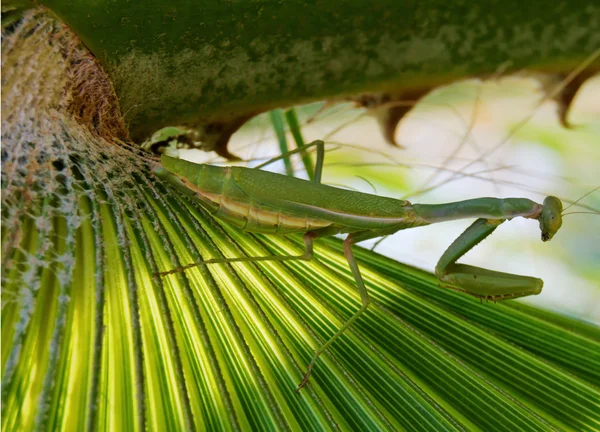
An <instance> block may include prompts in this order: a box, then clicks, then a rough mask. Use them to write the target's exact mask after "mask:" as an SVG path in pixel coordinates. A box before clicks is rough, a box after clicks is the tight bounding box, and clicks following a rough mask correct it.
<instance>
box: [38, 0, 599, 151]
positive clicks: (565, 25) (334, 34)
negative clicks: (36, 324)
mask: <svg viewBox="0 0 600 432" xmlns="http://www.w3.org/2000/svg"><path fill="white" fill-rule="evenodd" d="M42 3H43V4H44V5H46V6H48V7H49V8H50V10H52V11H53V12H55V13H56V14H57V15H59V16H60V17H61V19H63V20H64V21H65V22H66V23H67V24H68V25H69V26H70V27H71V28H72V29H73V30H74V31H75V32H76V34H77V35H78V36H79V37H81V39H82V40H83V41H84V43H85V44H86V45H87V46H88V48H89V49H90V50H91V51H92V53H94V55H95V56H96V57H97V58H99V59H100V60H101V62H102V63H103V65H104V66H105V67H106V69H107V71H108V73H109V75H110V77H111V79H112V80H113V82H114V83H115V85H116V91H117V94H118V96H119V99H120V104H121V108H122V111H123V113H124V114H125V118H126V121H127V123H128V125H129V128H130V132H131V136H132V137H133V138H134V140H138V141H139V140H141V139H144V138H146V137H147V136H148V135H149V134H150V133H152V132H153V131H155V130H156V129H158V128H159V127H162V126H166V125H173V124H182V123H193V122H197V121H202V122H209V121H224V122H227V121H228V119H229V121H231V119H237V118H241V117H246V116H248V115H252V114H255V113H257V112H261V111H264V110H267V109H270V108H273V107H281V106H287V105H292V104H297V103H301V102H307V101H314V100H322V99H326V98H342V97H345V96H349V95H356V94H364V93H374V92H388V91H391V92H400V91H403V90H414V89H428V88H432V87H435V86H437V85H440V84H443V83H447V82H450V81H453V80H456V79H460V78H464V77H470V76H481V75H491V74H495V73H499V72H501V71H507V70H508V71H517V70H521V69H524V68H528V69H536V70H544V71H553V72H554V71H558V72H566V71H569V70H570V69H572V68H573V67H574V66H575V65H577V64H579V63H580V62H581V61H583V60H584V59H585V58H586V57H587V56H589V55H590V53H592V52H593V51H594V50H595V49H597V48H598V47H600V32H599V31H598V29H599V28H600V3H597V2H590V1H588V0H571V1H565V0H563V1H558V2H553V3H552V5H551V6H550V5H548V4H547V2H539V1H538V2H522V1H519V0H493V1H488V2H484V3H480V2H457V1H455V2H449V1H448V0H428V1H408V0H380V1H377V2H366V1H361V0H353V1H346V2H343V4H342V3H340V2H337V1H319V2H313V1H307V0H286V1H281V2H275V1H250V0H240V1H234V2H222V1H220V0H204V1H190V0H168V1H158V0H154V1H152V2H132V1H126V0H118V1H111V2H104V1H100V2H89V1H87V0H68V1H67V0H44V1H42Z"/></svg>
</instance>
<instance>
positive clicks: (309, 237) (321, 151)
mask: <svg viewBox="0 0 600 432" xmlns="http://www.w3.org/2000/svg"><path fill="white" fill-rule="evenodd" d="M312 146H316V147H317V162H316V164H315V176H314V179H313V181H314V182H315V183H321V174H322V173H323V161H324V159H325V143H324V142H323V141H321V140H317V141H313V142H311V143H309V144H306V145H305V146H302V147H300V148H297V149H295V150H292V151H290V152H288V153H286V154H283V155H281V156H278V157H276V158H273V159H271V160H268V161H267V162H265V163H263V164H261V165H259V166H258V167H257V168H261V167H263V166H266V165H268V164H270V163H272V162H275V161H277V160H280V159H282V158H284V157H286V156H288V155H290V154H294V153H298V152H300V151H302V150H305V149H307V148H308V147H312ZM334 234H337V232H331V233H329V232H328V231H324V232H323V233H321V234H320V233H318V232H307V233H305V234H304V237H303V239H304V247H305V251H304V253H303V254H302V255H292V256H284V255H267V256H261V257H240V258H215V259H209V260H205V261H197V262H195V263H191V264H187V265H184V266H180V267H177V268H175V269H173V270H168V271H164V272H158V273H155V274H154V276H155V277H161V276H167V275H170V274H174V273H179V272H182V271H184V270H187V269H190V268H193V267H198V266H201V265H207V264H224V263H234V262H254V261H292V260H303V261H310V260H311V259H312V258H313V255H314V253H313V239H315V238H316V237H324V236H329V235H334Z"/></svg>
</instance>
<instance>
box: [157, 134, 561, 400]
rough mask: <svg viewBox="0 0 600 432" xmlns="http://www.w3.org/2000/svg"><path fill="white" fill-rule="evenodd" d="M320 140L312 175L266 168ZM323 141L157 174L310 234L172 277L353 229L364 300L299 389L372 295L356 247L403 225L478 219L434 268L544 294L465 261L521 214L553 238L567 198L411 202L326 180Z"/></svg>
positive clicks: (218, 204)
mask: <svg viewBox="0 0 600 432" xmlns="http://www.w3.org/2000/svg"><path fill="white" fill-rule="evenodd" d="M313 146H314V147H316V153H317V158H316V163H315V173H314V177H313V180H312V181H308V180H303V179H300V178H296V177H291V176H285V175H281V174H276V173H272V172H267V171H262V170H260V169H259V168H262V167H263V166H265V165H267V164H269V163H272V162H274V161H276V160H280V159H282V158H284V157H287V156H288V155H289V154H293V153H298V152H300V151H305V150H306V149H307V148H308V147H313ZM324 155H325V150H324V142H323V141H321V140H317V141H314V142H312V143H310V144H307V145H306V146H303V147H300V148H298V149H295V150H293V151H291V152H288V154H286V155H282V156H279V157H277V158H274V159H271V160H270V161H267V162H266V163H264V164H262V165H259V166H258V167H257V168H254V169H250V168H243V167H218V166H213V165H206V164H196V163H192V162H189V161H186V160H183V159H177V158H173V157H170V156H168V155H166V154H163V155H162V157H161V163H162V166H163V167H164V168H158V169H156V170H155V173H156V174H157V175H158V176H159V177H161V178H163V179H165V180H167V181H169V182H170V183H172V184H173V185H175V186H176V187H177V188H178V189H179V190H180V191H183V192H184V193H186V194H188V195H192V196H195V197H196V198H197V199H198V200H199V202H200V204H201V205H202V207H204V208H205V209H206V210H207V211H208V212H210V213H211V214H212V215H213V216H214V217H215V218H218V219H220V220H222V221H224V222H226V223H229V224H231V225H233V226H236V227H238V228H241V229H243V230H245V231H248V232H253V233H269V234H277V235H283V234H292V233H303V235H304V236H303V239H304V245H305V252H304V253H303V254H302V255H299V256H277V255H270V256H260V257H240V258H222V259H209V260H205V261H200V262H195V263H191V264H188V265H184V266H181V267H178V268H176V269H173V270H169V271H164V272H160V273H157V276H166V275H170V274H173V273H177V272H181V271H183V270H186V269H189V268H192V267H195V266H199V265H209V264H218V263H232V262H257V261H289V260H304V261H310V260H311V259H312V258H313V255H314V253H313V241H314V240H315V239H317V238H319V237H329V236H333V235H336V234H348V236H347V237H346V239H345V241H344V244H343V249H344V255H345V257H346V260H347V262H348V266H349V267H350V270H351V271H352V275H353V276H354V280H355V283H356V286H357V289H358V292H359V294H360V298H361V306H360V308H359V310H358V311H357V312H356V313H355V314H354V315H352V317H350V319H348V320H347V321H346V322H345V323H344V324H343V325H342V326H341V327H340V328H339V330H338V331H337V332H336V333H335V334H334V335H333V336H332V337H331V338H330V339H329V340H328V341H326V342H325V343H324V344H323V345H321V346H320V347H319V349H317V350H316V352H315V354H314V356H313V358H312V360H311V361H310V363H309V364H308V366H307V370H306V373H305V374H304V376H303V378H302V381H301V382H300V384H299V386H298V387H297V388H296V390H295V391H296V392H298V391H299V390H300V389H301V388H302V387H304V386H305V385H306V383H307V382H308V379H309V377H310V374H311V371H312V369H313V367H314V365H315V363H316V361H317V359H318V358H319V356H320V355H321V354H322V353H323V352H324V351H325V350H327V348H328V347H329V346H331V344H332V343H333V342H334V341H335V340H336V339H337V338H338V337H340V336H341V335H342V334H343V333H344V332H345V331H346V330H347V329H348V328H349V327H350V326H351V325H352V324H353V323H354V322H355V321H356V320H357V319H358V318H359V317H360V316H361V315H362V314H363V313H364V312H365V311H366V310H367V308H368V306H369V303H370V299H369V294H368V291H367V289H366V287H365V284H364V282H363V279H362V276H361V273H360V269H359V267H358V263H357V262H356V259H355V257H354V254H353V252H352V246H353V245H355V244H356V243H359V242H362V241H364V240H368V239H372V238H375V237H380V236H385V235H390V234H393V233H395V232H397V231H400V230H404V229H408V228H415V227H419V226H425V225H430V224H434V223H439V222H445V221H451V220H457V219H476V220H475V222H473V224H472V225H471V226H469V228H467V230H466V231H465V232H463V233H462V234H461V235H460V236H459V237H458V238H457V239H456V240H455V241H454V242H453V243H452V244H451V245H450V247H448V249H447V250H446V251H445V252H444V254H443V255H442V257H441V258H440V260H439V262H438V263H437V266H436V268H435V274H436V275H437V277H438V278H439V280H440V282H441V285H442V286H443V287H446V288H451V289H455V290H458V291H461V292H464V293H466V294H469V295H472V296H475V297H477V298H479V299H481V300H484V299H485V300H492V301H499V300H504V299H511V298H517V297H524V296H528V295H533V294H539V293H540V292H541V290H542V286H543V282H542V280H541V279H538V278H534V277H527V276H520V275H514V274H509V273H503V272H498V271H493V270H488V269H484V268H479V267H475V266H471V265H467V264H458V263H457V260H459V259H460V258H461V257H462V256H463V255H464V254H465V253H467V252H468V251H469V250H470V249H472V248H473V247H474V246H476V245H477V244H478V243H480V242H481V241H483V240H484V239H485V238H486V237H488V236H489V235H490V234H491V233H492V232H494V230H495V229H496V228H497V227H498V226H499V225H500V224H502V223H503V222H504V221H506V220H510V219H512V218H515V217H523V218H526V219H535V220H537V221H539V227H540V230H541V238H542V241H544V242H546V241H549V240H551V239H552V237H553V236H554V235H555V234H556V232H557V231H558V230H559V229H560V227H561V225H562V209H563V207H562V203H561V201H560V200H559V199H558V198H556V197H553V196H549V197H547V198H546V199H545V200H544V202H543V204H538V203H536V202H534V201H532V200H529V199H527V198H504V199H499V198H476V199H470V200H466V201H460V202H453V203H447V204H432V205H429V204H411V203H410V202H409V201H405V200H398V199H394V198H387V197H380V196H377V195H372V194H367V193H361V192H356V191H350V190H345V189H340V188H336V187H332V186H327V185H323V184H321V174H322V171H323V162H324Z"/></svg>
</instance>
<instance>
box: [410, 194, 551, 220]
mask: <svg viewBox="0 0 600 432" xmlns="http://www.w3.org/2000/svg"><path fill="white" fill-rule="evenodd" d="M412 209H413V210H414V212H415V214H416V216H417V217H418V218H420V219H422V220H423V221H424V222H426V223H430V224H431V223H436V222H446V221H451V220H457V219H474V218H485V219H502V220H504V219H512V218H514V217H517V216H520V217H524V218H528V219H539V217H540V214H541V212H542V206H541V204H537V203H535V202H534V201H531V200H529V199H527V198H504V199H502V198H476V199H471V200H466V201H458V202H454V203H448V204H432V205H429V204H413V205H412Z"/></svg>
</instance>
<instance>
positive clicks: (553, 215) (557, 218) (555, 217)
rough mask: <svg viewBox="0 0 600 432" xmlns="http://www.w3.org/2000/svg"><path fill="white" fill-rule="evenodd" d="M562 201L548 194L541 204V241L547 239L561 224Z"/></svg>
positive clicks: (549, 238) (552, 235)
mask: <svg viewBox="0 0 600 432" xmlns="http://www.w3.org/2000/svg"><path fill="white" fill-rule="evenodd" d="M562 209H563V206H562V203H561V202H560V200H559V199H558V198H556V197H553V196H549V197H546V199H545V200H544V204H543V205H542V214H541V215H540V219H539V220H540V229H541V230H542V241H545V242H546V241H549V240H551V239H552V237H554V234H556V232H557V231H558V230H559V229H560V227H561V225H562Z"/></svg>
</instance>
